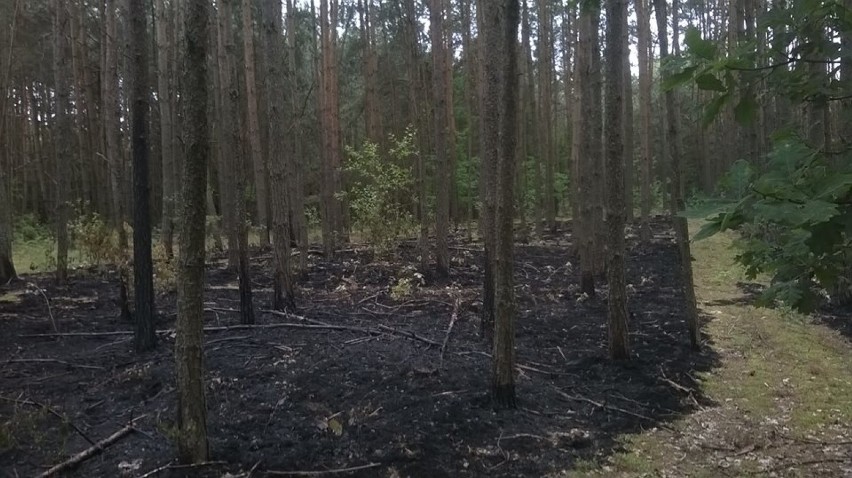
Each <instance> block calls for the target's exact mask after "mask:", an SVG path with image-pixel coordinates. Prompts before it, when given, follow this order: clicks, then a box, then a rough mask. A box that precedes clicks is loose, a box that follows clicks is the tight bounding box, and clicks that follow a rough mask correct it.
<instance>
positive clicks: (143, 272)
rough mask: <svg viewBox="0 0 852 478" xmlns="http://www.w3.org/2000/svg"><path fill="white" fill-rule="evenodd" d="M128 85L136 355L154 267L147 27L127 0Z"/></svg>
mask: <svg viewBox="0 0 852 478" xmlns="http://www.w3.org/2000/svg"><path fill="white" fill-rule="evenodd" d="M128 15H129V16H130V20H131V22H130V45H131V65H130V72H131V78H133V83H132V93H131V135H132V151H133V271H134V274H133V286H134V289H135V290H134V292H135V294H134V297H135V299H136V301H135V302H136V304H135V305H136V307H135V310H134V317H133V319H134V323H135V324H136V334H135V340H134V343H135V345H136V351H137V352H144V351H146V350H150V349H152V348H154V345H156V343H157V335H156V334H155V331H154V314H155V313H156V312H155V310H154V265H153V261H152V260H151V209H150V200H151V198H150V196H151V185H150V178H149V169H148V167H149V160H150V156H151V151H150V147H149V144H148V141H149V128H148V108H149V104H148V98H149V92H148V29H147V28H148V25H147V22H146V21H145V20H146V18H147V12H146V8H145V2H144V1H143V0H130V8H129V10H128Z"/></svg>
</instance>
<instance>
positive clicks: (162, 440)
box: [0, 220, 852, 478]
mask: <svg viewBox="0 0 852 478" xmlns="http://www.w3.org/2000/svg"><path fill="white" fill-rule="evenodd" d="M693 227H694V225H693ZM569 229H570V225H569V224H561V225H560V231H558V232H557V233H556V234H552V235H547V236H546V237H544V238H543V239H541V240H536V241H534V242H532V243H530V244H519V245H518V247H517V249H516V283H517V291H518V300H519V317H518V321H517V351H518V352H517V353H518V397H519V402H520V407H519V408H518V409H517V410H513V411H494V410H493V409H492V407H491V405H490V402H489V400H488V393H487V392H488V377H489V371H490V360H489V355H488V354H489V352H490V351H489V350H487V348H486V347H485V344H484V343H483V341H482V340H481V338H480V335H479V310H480V307H481V302H480V295H481V276H482V257H481V256H482V254H481V251H480V249H479V245H478V244H473V243H469V242H468V241H465V240H464V239H463V238H462V237H457V238H455V240H454V241H453V242H452V247H453V249H452V254H453V268H452V274H451V277H450V278H449V280H446V281H440V282H437V281H431V280H429V279H428V278H425V279H421V277H420V276H419V275H418V274H417V273H416V264H417V258H416V250H415V248H414V247H413V245H410V244H409V245H404V246H403V247H401V248H400V249H399V250H398V251H397V254H396V257H395V258H393V259H391V260H387V259H381V258H375V257H373V255H372V253H371V252H369V251H368V250H366V249H361V248H358V247H353V248H352V249H350V250H346V251H343V252H341V253H340V254H339V256H338V257H337V258H335V260H334V261H328V260H326V259H325V258H323V257H322V256H320V255H317V254H311V255H310V257H309V258H310V260H309V268H308V271H309V273H308V275H307V276H306V277H303V278H301V280H300V288H301V292H300V296H299V300H298V302H299V307H300V309H299V310H298V312H297V313H296V314H291V315H289V316H286V317H282V316H280V315H276V314H272V313H268V312H258V322H259V324H261V326H262V327H257V328H251V329H245V328H239V327H232V326H235V325H236V324H237V322H238V320H239V317H238V314H237V313H235V309H236V308H237V307H238V306H239V303H238V290H237V284H236V279H235V277H234V276H233V274H231V273H230V272H228V271H227V270H226V269H225V261H224V258H222V257H221V256H216V257H213V258H212V259H211V261H210V262H209V267H208V277H207V278H208V287H207V293H206V297H205V300H206V304H205V307H206V308H207V311H208V312H207V313H206V314H205V317H206V324H205V325H206V326H207V327H209V328H210V330H209V331H208V332H207V333H206V335H205V336H206V343H205V366H206V367H207V376H206V377H205V381H206V383H207V402H208V403H207V406H208V410H209V416H208V421H209V435H210V447H211V455H212V459H213V460H215V461H214V462H212V463H210V464H208V465H207V466H204V467H198V468H193V469H187V468H177V467H171V468H169V467H168V465H170V464H171V460H172V458H173V457H174V456H175V450H174V448H173V446H172V444H171V442H172V440H171V437H173V435H174V430H175V424H174V423H173V421H174V417H175V405H176V404H175V401H176V394H175V390H174V376H173V346H174V333H173V331H172V328H173V326H174V318H175V313H174V312H175V296H174V293H167V294H164V295H162V296H160V297H158V307H159V310H160V312H161V319H160V321H159V324H158V328H159V329H160V330H161V331H162V332H161V333H160V334H159V338H160V342H159V347H158V349H157V350H156V351H154V352H151V353H148V354H144V355H141V356H137V355H135V354H134V353H133V351H132V344H131V336H130V335H128V334H127V331H129V330H130V329H131V325H130V324H128V323H125V322H123V321H122V320H121V319H120V318H119V314H118V307H117V300H116V299H117V295H118V287H117V278H116V275H115V272H110V271H106V272H105V271H99V270H85V269H81V270H78V271H76V272H75V273H74V276H73V279H72V280H71V282H70V284H69V285H68V286H66V287H56V286H55V285H54V284H53V283H52V280H51V278H50V277H49V276H47V275H39V274H34V275H26V276H24V277H23V280H22V281H20V282H16V283H14V284H12V285H11V286H10V287H7V288H6V289H3V290H0V357H2V358H0V477H2V478H5V477H6V476H8V477H17V476H33V475H36V474H38V473H40V472H43V471H45V470H46V469H47V468H48V467H49V466H51V465H54V464H56V463H59V462H61V461H63V460H65V459H67V458H68V457H69V456H70V455H72V454H74V453H77V452H80V451H82V450H85V449H86V448H88V447H90V446H91V444H90V443H89V441H94V442H97V441H98V440H100V439H103V438H105V437H107V436H109V435H110V434H112V433H114V432H116V431H117V430H119V429H121V428H122V427H124V426H125V425H127V424H128V422H129V421H130V420H135V421H134V422H133V423H134V427H135V430H136V431H134V432H132V433H130V434H129V435H127V436H125V437H123V438H122V439H120V440H119V441H118V442H116V443H115V444H114V445H112V446H110V447H109V448H107V449H106V450H104V451H103V452H102V453H101V454H100V455H98V456H95V457H93V458H90V459H88V460H86V461H84V462H83V463H82V464H81V465H80V466H79V467H77V468H76V469H75V471H73V472H72V473H71V474H70V475H69V476H80V477H93V476H132V477H139V476H144V475H146V474H148V473H149V472H153V473H151V474H148V475H147V476H161V477H165V476H216V477H220V476H231V477H236V476H242V477H247V476H281V475H280V474H279V475H275V474H274V472H290V473H289V475H290V476H299V475H298V473H293V472H321V471H334V470H344V469H350V468H354V470H353V471H352V472H351V473H350V474H349V475H355V476H382V477H397V476H414V477H420V476H428V477H440V476H553V477H556V476H586V475H597V476H613V475H623V476H642V475H647V476H701V475H704V476H720V475H730V476H741V475H743V474H756V475H766V476H772V475H777V476H796V475H797V474H798V475H801V476H811V475H813V474H816V473H819V474H821V475H824V476H844V475H845V474H852V425H850V423H852V369H850V368H849V367H848V364H849V363H850V359H852V347H850V343H849V339H848V336H847V338H844V337H843V336H842V334H841V333H840V332H836V331H834V330H832V329H831V328H830V327H829V326H830V325H834V324H839V323H843V321H842V320H838V321H834V322H829V323H828V325H823V324H821V323H820V324H817V323H814V322H813V320H811V319H805V318H802V317H799V316H796V315H795V314H792V313H787V312H782V311H776V310H766V309H755V308H753V307H751V306H750V305H749V303H750V300H751V298H752V297H751V294H752V293H753V292H754V290H753V287H752V286H749V285H748V284H746V283H745V282H743V281H742V280H741V279H742V277H741V273H740V272H739V271H738V269H736V268H735V267H734V266H732V265H731V260H730V259H731V257H732V252H731V251H730V250H729V249H728V248H727V243H728V242H729V241H730V238H729V237H727V236H717V237H714V238H711V239H709V240H707V241H702V242H699V243H697V244H696V245H695V248H694V255H695V258H696V263H695V264H696V281H697V284H696V286H697V292H698V297H699V300H700V302H701V303H700V306H701V309H702V321H703V322H704V324H703V330H704V332H705V334H706V335H705V336H704V337H703V345H704V346H703V349H702V351H701V352H700V353H694V352H691V351H690V350H689V347H688V344H687V339H686V331H685V324H684V317H683V313H682V311H683V296H682V293H681V290H680V287H679V283H678V280H677V276H676V272H677V270H678V267H677V259H676V248H675V246H674V244H673V237H672V233H671V230H670V228H669V226H668V224H667V223H666V222H664V221H662V220H657V221H655V222H654V227H653V229H654V239H653V241H652V243H651V244H649V245H641V244H639V243H638V239H637V237H636V236H635V235H634V234H629V235H628V247H629V251H630V253H629V255H628V263H627V276H628V283H629V284H630V309H631V315H632V320H631V332H630V335H631V343H632V346H633V355H634V359H633V360H632V361H631V362H629V363H625V364H618V363H612V362H610V361H609V360H608V359H607V353H606V302H605V297H606V288H605V287H603V288H602V292H601V293H600V294H599V297H598V298H586V297H584V296H581V295H578V292H577V285H576V284H577V283H578V277H577V276H578V271H577V268H576V267H574V266H573V265H572V263H576V259H575V258H573V257H570V256H569V255H568V253H567V251H568V250H570V242H569V240H568V239H569V238H570V235H569V234H568V232H570V231H569ZM271 259H272V258H271V256H270V254H269V252H268V251H258V252H257V253H256V254H255V255H254V257H253V259H252V273H253V282H254V285H255V300H256V304H257V305H258V309H261V308H262V306H261V305H262V304H267V303H268V302H269V296H270V292H271V277H270V275H269V271H270V269H271V266H270V263H271ZM453 317H455V320H454V319H453ZM54 323H55V324H54ZM451 323H453V325H452V327H451V331H450V333H449V335H448V334H447V331H448V329H449V328H450V324H451ZM284 324H290V325H284ZM320 324H326V325H320ZM318 325H319V326H318ZM54 327H56V328H57V329H58V330H59V331H60V332H61V333H63V334H78V335H64V336H61V337H56V336H51V335H49V334H52V333H54ZM40 334H41V335H40ZM43 334H48V335H43ZM86 334H89V335H86ZM96 334H103V335H96ZM110 334H111V335H110ZM122 334H123V335H122ZM447 337H448V338H447ZM445 341H446V343H447V345H446V348H444V347H442V345H443V344H444V342H445ZM158 469H161V471H159V472H154V471H155V470H158ZM349 475H347V476H349ZM283 476H287V474H284V475H283Z"/></svg>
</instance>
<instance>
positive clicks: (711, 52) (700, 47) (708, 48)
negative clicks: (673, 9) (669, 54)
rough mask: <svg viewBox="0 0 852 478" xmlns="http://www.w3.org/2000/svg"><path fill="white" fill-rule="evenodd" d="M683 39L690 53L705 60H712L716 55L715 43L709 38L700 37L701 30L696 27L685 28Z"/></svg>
mask: <svg viewBox="0 0 852 478" xmlns="http://www.w3.org/2000/svg"><path fill="white" fill-rule="evenodd" d="M684 41H686V47H687V49H688V50H689V52H690V53H691V54H693V55H695V56H697V57H699V58H703V59H705V60H712V59H714V58H715V57H716V45H715V44H714V43H713V42H712V41H710V40H705V39H704V38H701V32H699V31H698V29H697V28H695V27H689V28H687V29H686V37H685V38H684Z"/></svg>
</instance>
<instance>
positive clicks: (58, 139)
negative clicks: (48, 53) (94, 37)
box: [53, 0, 73, 284]
mask: <svg viewBox="0 0 852 478" xmlns="http://www.w3.org/2000/svg"><path fill="white" fill-rule="evenodd" d="M68 20H69V12H68V5H67V0H55V3H54V31H53V62H54V70H53V74H54V81H55V85H54V86H55V88H56V112H55V122H56V133H55V134H54V144H55V150H56V218H55V220H56V281H57V282H58V283H60V284H64V283H65V282H66V281H67V280H68V245H69V244H68V242H69V240H68V183H69V182H70V181H69V179H70V177H71V176H70V172H71V161H73V158H72V153H71V144H72V141H73V140H72V134H73V132H72V127H71V116H70V111H69V110H70V99H69V97H70V95H71V92H70V86H69V84H68V78H70V76H71V75H70V74H71V72H70V70H69V67H68V58H70V55H69V54H68V53H69V52H68Z"/></svg>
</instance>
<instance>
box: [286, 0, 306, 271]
mask: <svg viewBox="0 0 852 478" xmlns="http://www.w3.org/2000/svg"><path fill="white" fill-rule="evenodd" d="M297 25H298V24H297V23H296V5H295V3H294V1H293V0H287V51H288V52H289V55H288V61H289V63H288V65H289V68H288V73H289V78H290V98H291V100H290V111H291V117H292V131H291V135H292V137H293V141H292V143H291V144H292V149H291V152H292V154H293V156H292V161H290V167H291V170H292V172H293V180H292V181H291V182H290V184H291V188H290V198H291V201H290V210H291V213H290V221H291V224H290V225H291V227H292V228H293V229H294V230H295V231H296V237H297V240H298V244H299V251H300V254H299V271H300V272H301V273H302V274H304V273H305V272H306V271H307V268H308V254H307V251H308V225H307V221H306V220H305V191H304V187H305V186H304V169H305V168H304V164H303V161H302V160H301V153H302V151H303V150H304V148H303V147H302V145H303V142H304V137H303V134H304V126H303V123H302V119H301V115H302V112H301V110H300V109H301V104H300V103H299V102H297V101H296V100H297V98H299V70H298V68H297V64H296V55H297V52H298V45H297V44H296V28H297Z"/></svg>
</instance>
